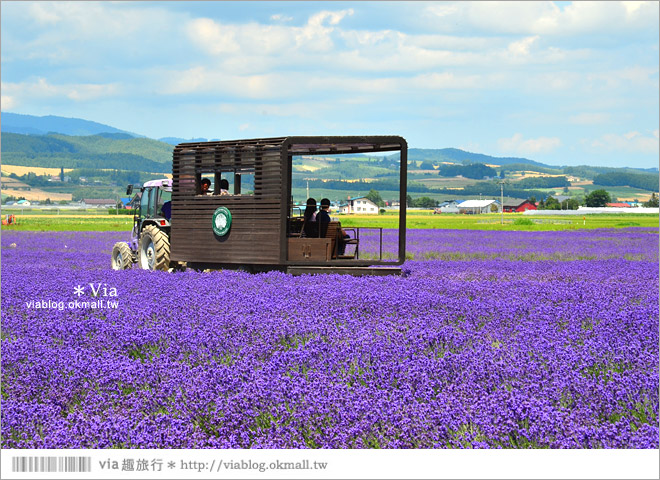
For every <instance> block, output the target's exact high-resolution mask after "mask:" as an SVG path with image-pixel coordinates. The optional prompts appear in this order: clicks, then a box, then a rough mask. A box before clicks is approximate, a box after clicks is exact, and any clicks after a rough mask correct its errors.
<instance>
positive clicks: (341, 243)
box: [316, 198, 350, 255]
mask: <svg viewBox="0 0 660 480" xmlns="http://www.w3.org/2000/svg"><path fill="white" fill-rule="evenodd" d="M329 212H330V200H328V199H327V198H323V199H321V210H319V213H318V215H317V216H316V220H317V222H318V225H319V230H320V232H319V233H320V236H321V237H325V234H326V233H327V231H328V224H330V213H329ZM347 238H350V237H349V235H348V234H347V233H346V232H345V231H344V229H343V228H341V224H340V225H339V230H338V232H337V255H344V253H345V252H346V239H347Z"/></svg>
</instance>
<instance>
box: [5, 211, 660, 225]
mask: <svg viewBox="0 0 660 480" xmlns="http://www.w3.org/2000/svg"><path fill="white" fill-rule="evenodd" d="M2 211H3V213H4V214H14V215H16V216H17V217H18V224H17V225H12V226H10V227H2V228H3V229H5V228H7V230H37V231H50V230H56V231H110V230H115V231H130V229H131V228H132V226H133V217H132V216H130V215H119V216H117V215H106V214H101V213H100V211H99V210H98V209H88V210H84V211H80V210H77V211H75V213H73V214H72V213H71V211H66V210H64V209H62V210H61V211H60V212H59V213H58V209H57V207H52V208H50V209H29V208H26V209H24V210H23V209H21V208H18V207H13V208H12V207H5V208H3V210H2ZM337 218H338V219H339V220H340V221H341V223H342V225H343V226H345V227H356V226H363V227H372V228H373V227H379V228H397V227H398V225H399V219H398V213H397V212H390V213H387V214H386V215H340V216H338V217H337ZM406 219H407V222H406V223H407V226H408V228H414V229H418V228H424V229H459V230H466V229H467V230H506V231H547V230H585V229H587V230H591V229H594V228H624V227H656V228H657V227H658V223H659V222H658V216H657V215H655V214H640V215H635V214H626V215H616V214H613V215H608V214H598V215H587V216H586V219H583V218H582V216H570V217H562V218H558V217H557V216H552V215H542V214H540V215H534V216H524V215H522V214H519V213H511V214H508V213H505V214H504V216H503V220H504V223H503V224H501V223H500V222H501V221H502V217H501V216H500V215H499V214H483V215H453V214H443V215H432V211H430V210H409V211H408V213H407V216H406ZM524 219H528V220H529V219H531V222H532V224H531V225H525V223H527V222H522V220H524Z"/></svg>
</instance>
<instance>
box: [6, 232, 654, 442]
mask: <svg viewBox="0 0 660 480" xmlns="http://www.w3.org/2000/svg"><path fill="white" fill-rule="evenodd" d="M652 233H653V231H651V233H648V232H646V231H643V230H641V229H638V230H628V231H609V230H603V231H600V232H598V233H597V235H596V238H595V239H594V238H593V237H588V236H582V235H581V232H580V233H577V232H571V234H570V235H568V234H566V235H564V236H563V237H562V238H561V240H557V239H556V237H555V236H544V235H540V236H539V234H534V236H524V235H523V236H520V237H519V238H516V237H515V235H512V234H510V233H509V232H506V233H502V232H494V233H493V232H488V238H490V239H492V242H484V236H483V235H484V234H483V233H482V232H456V231H454V232H449V233H448V232H446V231H420V232H415V231H412V232H411V234H410V235H409V245H415V244H417V245H419V246H420V249H422V250H420V251H424V252H433V251H436V252H438V254H439V255H440V254H443V253H447V252H451V251H452V246H453V252H454V253H456V254H457V255H458V254H463V256H457V258H461V260H456V261H440V260H433V259H431V260H427V261H409V262H406V264H405V265H404V270H405V272H406V276H403V277H374V278H372V277H361V278H353V277H348V276H338V275H319V276H301V277H291V276H288V275H284V274H282V273H278V272H271V273H268V274H259V275H250V274H246V273H242V272H231V271H221V272H211V273H200V272H194V271H186V272H177V273H165V272H145V271H140V270H137V269H134V270H130V271H124V272H115V271H112V270H110V269H109V267H108V265H109V253H110V248H111V246H112V244H113V243H114V242H115V241H117V240H120V239H121V236H122V235H121V234H117V233H89V234H75V235H74V234H68V233H49V234H39V233H22V232H12V233H8V234H3V236H2V247H3V249H2V267H3V272H2V273H3V278H2V280H3V291H2V293H3V295H2V352H3V361H2V446H3V447H6V448H109V447H129V448H130V447H140V448H217V447H219V448H319V447H325V448H356V447H360V448H362V447H382V448H540V447H551V448H599V447H603V448H658V432H659V430H658V377H659V372H658V343H659V339H658V264H657V260H653V258H654V255H655V258H656V259H657V249H658V240H657V238H658V237H657V231H656V233H655V235H653V234H652ZM554 235H556V233H555V234H554ZM452 242H453V243H452ZM470 245H472V246H474V248H475V249H476V248H481V249H482V251H483V252H486V249H492V250H490V251H491V252H493V253H495V252H497V250H496V249H495V247H494V246H493V245H501V246H502V250H501V251H502V252H504V251H507V249H516V248H517V247H516V245H524V247H522V248H519V249H518V250H521V251H522V252H523V253H524V254H525V255H527V256H524V255H523V256H521V257H518V258H519V259H520V260H525V261H518V260H512V259H511V258H512V257H508V256H507V255H501V256H500V257H499V258H497V257H496V256H495V258H490V257H493V256H494V255H490V257H488V256H485V258H479V257H474V258H472V259H471V260H467V261H466V259H468V258H469V257H468V254H469V251H470V250H469V248H470V247H469V246H470ZM434 248H435V249H436V250H434ZM535 249H536V250H535ZM571 249H573V251H591V254H592V255H594V256H595V258H593V259H589V261H580V260H570V259H569V256H568V255H569V254H570V251H571ZM616 252H618V254H616ZM535 253H536V254H537V257H533V255H534V254H535ZM558 253H560V254H562V255H566V256H565V257H562V260H566V261H550V260H538V258H543V257H545V256H548V255H550V256H551V255H553V254H558ZM430 256H431V255H429V257H430ZM534 258H537V260H534ZM76 287H84V290H85V292H84V293H83V294H82V295H80V296H78V295H77V294H76V293H75V292H76ZM92 287H95V292H96V296H93V293H94V288H92ZM113 288H114V289H115V291H114V292H113ZM113 293H116V296H113V295H112V294H113ZM100 300H104V301H105V302H108V301H116V302H117V304H118V305H117V307H108V306H107V305H106V306H104V307H99V306H98V305H96V306H94V305H93V304H92V302H94V301H96V302H97V303H98V302H99V301H100ZM76 301H77V302H78V303H79V305H80V306H76V305H75V303H74V307H73V308H69V304H70V303H71V302H76ZM30 302H33V303H32V304H31V305H32V306H29V305H30ZM36 302H40V303H39V305H40V308H37V307H36V305H37V303H36ZM83 302H89V303H88V304H87V305H85V304H84V303H83ZM60 306H62V308H61V309H60V308H59V307H60Z"/></svg>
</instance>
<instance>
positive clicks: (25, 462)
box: [11, 457, 92, 472]
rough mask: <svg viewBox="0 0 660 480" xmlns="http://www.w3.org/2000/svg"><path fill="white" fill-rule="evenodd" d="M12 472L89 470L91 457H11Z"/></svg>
mask: <svg viewBox="0 0 660 480" xmlns="http://www.w3.org/2000/svg"><path fill="white" fill-rule="evenodd" d="M11 471H12V472H91V471H92V457H12V459H11Z"/></svg>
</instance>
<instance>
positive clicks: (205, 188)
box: [199, 178, 211, 195]
mask: <svg viewBox="0 0 660 480" xmlns="http://www.w3.org/2000/svg"><path fill="white" fill-rule="evenodd" d="M199 186H200V189H201V195H211V192H209V188H211V180H209V179H208V178H202V181H201V182H200V185H199Z"/></svg>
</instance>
